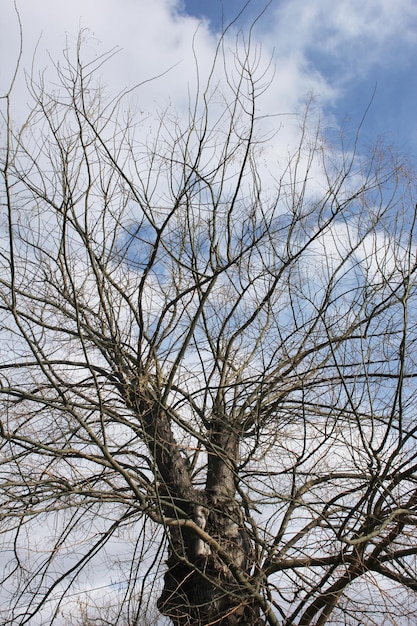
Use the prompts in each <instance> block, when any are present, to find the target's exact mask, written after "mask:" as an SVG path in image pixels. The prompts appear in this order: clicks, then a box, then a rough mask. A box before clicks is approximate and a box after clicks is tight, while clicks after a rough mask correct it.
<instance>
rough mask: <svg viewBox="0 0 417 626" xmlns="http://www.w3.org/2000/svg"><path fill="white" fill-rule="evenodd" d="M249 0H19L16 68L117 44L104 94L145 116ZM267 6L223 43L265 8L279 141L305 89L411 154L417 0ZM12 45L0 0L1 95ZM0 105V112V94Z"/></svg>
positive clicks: (187, 83) (184, 81)
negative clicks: (129, 98) (125, 99)
mask: <svg viewBox="0 0 417 626" xmlns="http://www.w3.org/2000/svg"><path fill="white" fill-rule="evenodd" d="M246 4H247V3H246V2H245V1H244V0H223V4H222V2H221V0H182V1H181V0H70V1H68V0H67V1H66V2H63V1H62V0H36V1H35V0H16V6H17V9H18V11H19V15H20V20H21V25H22V33H23V56H22V62H21V69H22V70H23V69H25V70H26V71H27V72H30V71H32V69H33V72H34V75H35V76H37V75H38V73H39V72H40V71H42V70H43V68H47V74H46V76H47V77H52V76H53V64H54V63H57V62H59V61H60V59H62V51H63V50H64V49H66V48H68V47H69V48H70V49H74V47H75V45H76V41H77V35H78V33H79V31H80V29H86V31H85V46H86V48H87V53H88V54H90V55H91V56H93V57H94V55H99V54H101V53H103V52H105V51H107V50H111V49H113V48H117V49H118V50H119V52H118V54H117V55H115V56H113V57H112V58H111V60H110V61H109V63H108V64H106V66H104V67H103V68H102V73H103V84H105V85H107V89H108V90H110V91H111V92H117V91H118V90H120V89H125V88H129V87H131V86H133V85H136V84H142V86H141V87H139V88H138V90H137V92H136V96H135V98H136V105H137V107H138V109H139V110H140V111H141V112H143V116H144V118H146V116H147V112H148V111H152V112H155V111H156V110H160V111H164V110H166V108H167V107H172V108H173V109H174V110H178V111H179V112H180V113H181V112H183V111H184V110H186V108H187V104H188V97H189V93H190V90H191V91H192V89H193V88H195V80H196V78H195V76H196V72H195V69H196V68H195V59H194V55H193V45H194V50H195V53H196V55H197V59H198V64H199V70H200V73H201V76H202V79H203V78H204V76H205V75H207V73H208V72H209V70H210V67H211V62H212V58H213V55H214V52H215V49H216V45H217V42H218V37H219V33H220V32H221V29H222V24H223V25H224V24H228V23H229V21H230V20H233V18H234V17H235V16H238V15H239V14H240V12H241V10H242V9H244V7H245V5H246ZM266 4H267V3H264V2H263V0H252V2H250V3H249V5H248V6H247V7H246V8H245V9H244V10H243V13H242V14H241V15H240V17H239V18H238V20H237V21H236V23H234V25H233V27H232V28H231V29H230V39H229V43H230V42H233V40H234V37H235V35H236V34H237V33H238V32H239V31H240V32H241V33H243V34H244V35H245V36H246V38H247V37H248V29H249V27H250V25H251V23H252V22H253V20H254V19H255V18H256V17H257V16H258V15H259V14H260V13H262V12H263V9H265V13H263V15H261V16H260V18H259V20H257V22H256V25H255V28H254V30H253V33H252V45H253V47H254V49H256V50H258V51H259V53H260V55H261V58H262V59H263V60H262V63H264V65H265V67H267V66H268V64H269V61H270V60H271V65H270V72H271V73H270V76H271V84H270V86H269V89H268V91H267V93H266V94H265V95H264V96H263V99H262V102H261V106H262V110H261V111H260V113H261V114H262V113H263V114H265V115H271V116H272V117H271V119H272V120H274V119H276V120H277V121H276V124H277V129H278V128H279V133H278V134H277V141H281V138H282V136H284V138H285V141H284V142H282V143H283V144H284V146H285V145H287V143H289V142H291V139H292V135H291V131H292V128H293V127H292V121H291V120H292V119H293V116H294V115H296V114H299V113H300V112H302V110H303V108H304V106H305V102H306V100H308V98H309V97H310V95H311V94H313V95H314V97H315V98H316V102H317V107H318V108H319V110H320V117H321V119H322V120H323V124H324V125H328V126H331V127H332V128H338V127H339V126H340V127H346V126H348V127H349V126H350V127H351V128H355V127H356V125H357V124H358V123H359V122H360V120H361V119H362V117H363V115H364V113H365V112H366V111H368V112H367V116H366V119H365V123H364V126H363V131H362V132H363V141H364V143H370V144H372V143H373V142H375V141H376V140H377V138H378V137H380V136H381V135H382V136H384V137H385V138H386V140H387V141H388V142H389V143H391V142H392V143H394V144H395V145H396V146H398V148H399V149H400V150H402V151H403V152H404V153H405V154H406V155H408V156H409V157H410V159H412V160H414V161H415V162H417V117H416V113H415V111H416V102H417V68H416V65H417V0H272V1H271V2H270V3H269V6H268V7H267V6H266ZM19 41H20V40H19V21H18V19H17V15H16V10H15V6H14V1H13V0H0V96H2V95H4V94H5V93H6V92H7V91H8V89H9V86H10V82H11V80H12V78H13V75H14V69H15V65H16V60H17V58H18V54H19ZM193 42H194V44H193ZM230 45H231V43H230ZM153 77H159V78H157V79H155V80H151V79H152V78H153ZM29 100H30V98H29V95H28V93H27V90H26V84H25V80H24V76H23V74H21V75H20V78H19V79H18V80H17V82H16V89H15V95H14V97H13V99H12V115H14V116H16V117H17V118H22V119H23V117H24V115H25V112H26V111H27V110H28V109H27V107H28V106H30V103H29ZM371 101H372V102H371ZM2 105H3V111H4V100H3V101H0V108H1V106H2ZM369 105H370V106H369ZM368 106H369V109H368ZM275 116H276V117H275ZM281 116H283V117H281ZM149 123H151V122H149ZM281 126H282V128H281ZM0 134H1V127H0ZM97 585H98V583H97Z"/></svg>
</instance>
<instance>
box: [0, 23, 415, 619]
mask: <svg viewBox="0 0 417 626" xmlns="http://www.w3.org/2000/svg"><path fill="white" fill-rule="evenodd" d="M226 36H227V33H225V34H224V36H223V38H222V39H221V41H220V43H219V47H218V50H217V55H216V58H215V59H214V62H213V67H212V73H211V75H210V77H209V79H208V82H207V84H206V85H204V86H202V85H199V86H198V89H197V90H196V95H195V99H194V100H191V99H190V105H189V110H188V112H187V114H186V115H184V114H179V115H178V116H174V115H173V114H172V113H171V112H170V111H167V112H166V113H165V115H164V116H163V117H162V118H161V119H160V123H159V127H158V131H157V132H154V133H153V131H149V134H147V131H146V128H147V126H146V124H147V122H146V121H145V122H144V123H141V121H140V119H139V120H138V119H137V118H135V117H134V116H132V115H131V114H130V113H126V111H127V106H126V98H127V97H128V94H127V93H124V94H121V95H119V96H117V97H114V96H111V95H110V96H107V97H106V94H105V90H104V89H103V88H102V87H101V86H100V84H99V81H98V80H97V81H96V78H95V77H96V75H97V73H98V72H99V68H100V67H101V64H102V63H103V62H104V61H105V57H99V58H97V59H95V60H91V59H87V60H83V58H84V57H83V54H84V53H83V46H82V38H81V39H80V42H79V45H78V47H77V49H76V51H75V54H74V55H72V53H71V51H66V52H65V55H64V61H65V62H64V63H60V64H57V65H56V78H55V81H54V85H53V86H51V87H49V86H48V83H47V82H46V80H44V78H43V77H42V75H41V76H40V77H39V78H38V79H35V78H34V77H32V78H31V80H30V82H29V87H30V90H31V94H32V97H33V100H34V106H33V110H32V112H31V114H30V116H29V118H28V120H27V122H26V123H25V124H24V125H22V127H21V128H20V130H16V129H15V128H14V126H13V124H12V121H11V113H10V107H9V104H10V97H11V92H9V94H8V95H7V96H6V98H5V103H6V109H5V114H4V118H3V122H4V132H3V136H4V148H3V151H2V162H1V168H2V192H1V193H2V218H1V219H2V222H1V246H2V252H1V257H0V258H1V270H0V285H1V296H0V297H1V300H0V302H1V329H2V331H1V332H2V345H3V349H2V355H1V364H0V376H1V381H0V382H1V387H0V392H1V403H2V411H1V480H2V499H3V502H2V513H1V515H2V518H1V519H2V521H1V529H2V537H3V542H4V544H3V552H2V554H3V557H2V558H3V563H4V575H3V579H2V583H3V592H2V594H3V596H2V597H3V598H4V599H3V607H4V608H3V609H2V610H3V613H2V621H3V623H13V624H25V623H33V622H32V621H31V620H34V619H36V616H37V615H38V616H41V617H39V619H41V618H42V616H45V615H47V616H48V617H47V618H46V617H45V619H47V620H48V623H51V622H52V621H54V620H56V621H59V619H60V618H59V612H60V611H61V610H64V609H65V603H66V601H67V598H68V597H69V596H70V595H71V594H75V593H77V591H78V590H79V589H80V587H81V586H82V584H84V583H82V581H84V582H85V581H86V580H87V577H88V575H89V574H88V572H89V571H90V574H91V572H92V573H93V575H94V572H96V571H97V570H96V569H95V567H96V564H97V562H98V559H101V561H100V563H101V564H103V562H107V563H108V564H109V565H108V566H109V567H115V565H114V559H115V549H117V550H119V548H118V547H117V546H126V545H127V544H126V538H127V537H128V538H129V539H130V540H131V541H133V547H132V548H131V553H130V555H129V559H128V560H127V563H126V562H125V561H124V560H123V559H124V558H125V556H126V554H125V552H123V555H122V553H121V552H120V553H119V557H120V559H119V561H120V567H121V568H122V571H123V572H124V575H125V579H124V580H123V585H121V586H119V591H120V589H122V591H123V593H122V596H123V598H122V601H121V604H122V605H123V607H122V608H121V610H120V613H119V617H118V618H117V619H118V620H119V623H124V621H123V620H129V623H138V624H139V623H141V621H140V619H141V610H142V611H144V610H145V609H144V608H143V607H142V609H139V610H137V608H135V617H132V614H129V606H133V604H135V602H137V598H138V597H141V594H142V596H143V598H145V597H148V595H147V594H148V593H152V589H154V592H153V593H154V595H156V594H157V593H158V600H157V604H158V608H159V611H160V613H161V614H162V615H164V616H166V618H167V619H168V621H169V622H170V623H172V624H173V625H174V626H186V625H195V626H197V625H199V624H200V625H203V624H204V625H207V624H209V623H210V624H222V625H223V626H231V625H234V624H245V625H246V626H249V625H252V626H255V625H257V626H260V625H261V624H270V625H271V626H276V625H278V624H299V625H300V626H301V625H307V624H316V625H319V624H324V623H332V624H338V623H343V624H348V623H350V624H357V623H359V622H363V621H365V622H366V623H368V624H371V623H378V624H380V623H382V621H381V620H385V622H384V623H398V622H397V621H395V620H396V619H398V615H406V614H407V611H408V610H412V608H413V607H415V605H416V598H415V592H416V590H417V585H416V582H415V581H416V555H417V547H416V546H417V542H416V535H417V531H416V522H417V510H416V504H417V485H416V470H417V466H416V463H417V451H416V445H415V443H416V442H415V439H416V435H417V432H416V429H417V427H416V425H415V420H414V413H413V408H414V403H413V398H414V395H415V380H416V374H417V370H416V364H415V342H416V339H417V336H416V313H415V311H416V306H415V305H416V284H415V270H416V255H415V236H414V228H415V218H416V210H415V195H414V199H413V194H415V191H414V190H413V175H412V172H411V171H410V168H409V166H408V165H407V164H406V163H405V162H404V161H402V160H400V159H399V158H398V157H396V156H395V155H393V154H392V152H391V151H389V150H388V148H386V147H385V146H384V145H382V144H378V145H377V146H375V147H374V148H373V150H372V151H370V152H369V153H368V154H366V155H365V154H363V151H361V150H359V135H356V136H354V137H353V138H352V139H351V141H349V138H348V137H345V138H343V141H340V142H339V143H338V144H336V143H333V144H332V143H331V142H330V138H329V137H326V136H325V134H323V133H322V132H321V131H320V129H319V128H318V127H316V126H315V127H314V128H313V123H312V121H311V118H313V119H314V115H312V114H311V113H310V110H309V108H308V107H307V112H306V115H305V116H304V117H303V118H302V119H301V121H300V139H299V145H298V147H297V148H296V149H295V150H294V151H293V152H292V153H291V154H290V155H289V157H288V160H287V162H286V164H285V166H283V165H282V162H281V163H279V162H278V160H276V161H275V162H274V161H272V160H271V159H273V158H274V153H273V151H272V150H269V146H270V145H271V144H272V141H273V137H272V134H271V133H270V131H271V129H272V128H273V126H274V120H273V118H268V117H266V116H265V115H264V114H262V115H261V114H260V113H259V114H258V109H257V107H258V102H259V101H261V100H262V94H263V93H264V91H265V89H267V87H268V84H269V81H270V80H272V78H268V69H266V70H265V69H261V68H262V64H261V62H260V59H259V57H258V54H257V52H256V50H252V49H251V46H250V37H249V38H247V39H246V40H241V39H239V40H238V41H237V45H236V52H235V55H234V63H233V64H230V62H229V57H228V52H227V50H226V49H225V47H224V46H223V44H224V41H225V37H226ZM221 72H223V75H222V78H221V80H220V79H219V75H220V74H221ZM152 133H153V134H152ZM278 137H279V134H278ZM274 141H276V138H274ZM128 545H132V544H128ZM115 546H116V548H115ZM106 548H107V549H108V552H107V555H108V556H107V557H106V556H104V555H105V554H106ZM122 549H123V550H124V548H122V547H120V550H121V551H122ZM112 555H113V556H112ZM111 557H112V559H113V560H111ZM105 558H107V559H109V560H108V561H104V559H105ZM89 567H90V570H89ZM101 567H103V565H101ZM113 571H116V570H113ZM162 574H163V576H164V577H163V584H162V585H160V588H159V592H157V589H158V584H159V582H158V581H159V580H160V577H161V576H162ZM158 576H159V577H158ZM83 577H84V578H83ZM80 581H81V582H80ZM113 582H114V581H113ZM77 585H79V586H78V587H77ZM140 592H141V593H140ZM7 593H8V594H9V595H8V596H7V595H6V594H7ZM143 602H144V601H143ZM381 603H383V604H381ZM143 606H144V605H143ZM381 606H383V613H384V617H381V611H382V609H381ZM407 607H408V608H407ZM142 615H143V613H142ZM115 619H116V618H115ZM135 620H136V621H135Z"/></svg>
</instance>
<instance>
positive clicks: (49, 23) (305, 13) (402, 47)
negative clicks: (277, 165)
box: [0, 0, 417, 160]
mask: <svg viewBox="0 0 417 626" xmlns="http://www.w3.org/2000/svg"><path fill="white" fill-rule="evenodd" d="M245 4H246V2H245V0H223V1H222V0H153V1H152V2H149V1H148V0H72V2H67V3H63V2H57V0H37V1H36V2H29V1H28V0H17V7H18V9H19V12H20V16H21V20H22V26H23V38H24V57H23V65H24V67H25V68H26V69H27V68H30V66H31V62H32V56H33V53H34V50H35V49H36V50H37V52H36V63H35V67H36V68H37V69H39V70H40V69H41V68H42V67H44V66H49V67H50V66H51V59H53V60H56V59H59V58H60V55H61V53H62V50H63V48H65V47H66V46H67V45H68V42H69V44H70V45H71V44H73V43H74V42H75V40H76V35H77V32H78V31H79V29H80V28H81V27H82V28H87V29H89V33H90V40H89V45H90V46H91V47H93V46H94V45H97V53H98V52H99V51H104V50H107V49H109V48H111V47H113V46H119V47H120V49H121V50H120V54H119V55H117V58H116V59H114V60H113V61H112V63H110V64H109V66H108V67H107V68H105V70H103V72H104V82H106V84H107V85H108V86H109V88H110V89H113V90H117V89H118V88H123V87H126V86H130V85H132V84H134V83H136V82H140V81H141V80H147V79H149V78H151V77H152V75H159V74H161V73H164V72H167V73H166V74H165V75H164V77H163V78H160V79H158V80H157V81H155V82H154V83H148V84H147V87H146V90H144V89H142V90H141V91H140V96H138V98H139V100H140V102H141V107H142V108H143V110H146V109H149V110H155V107H159V108H161V109H162V108H164V107H165V106H167V105H168V104H169V105H170V106H172V107H174V108H177V109H178V110H181V108H183V107H184V106H186V99H187V93H188V89H189V87H190V84H191V87H192V83H193V80H194V79H193V77H192V76H193V74H195V67H194V61H193V56H192V49H191V48H192V40H193V38H194V41H195V42H196V47H197V53H198V56H199V62H200V65H201V69H202V75H204V72H205V71H208V67H209V65H210V61H211V59H212V55H213V53H214V49H215V45H216V42H217V35H218V32H219V29H220V27H221V22H222V15H223V19H224V20H225V21H226V22H227V21H228V20H230V19H231V18H232V17H233V16H235V15H236V14H237V13H239V11H240V10H241V9H242V8H243V7H244V5H245ZM265 4H266V3H264V1H263V0H262V1H260V0H252V1H251V2H249V5H248V7H247V8H246V10H245V11H244V13H243V15H242V16H241V18H240V21H239V23H238V24H236V28H239V27H240V28H242V29H243V30H244V31H245V29H247V27H248V25H249V24H250V23H251V21H252V19H253V17H254V16H255V15H257V14H258V13H259V11H261V10H262V9H263V8H264V6H265ZM1 17H2V19H1V20H0V59H1V61H0V93H2V92H3V93H4V91H5V90H6V89H7V85H8V81H9V80H10V77H11V74H12V69H13V67H14V62H15V59H16V56H17V50H18V27H17V20H16V16H15V13H14V9H13V0H3V1H2V14H1ZM231 38H233V34H231ZM253 43H254V45H255V46H258V47H262V54H263V56H264V58H265V59H268V58H269V57H270V56H272V57H273V63H274V66H275V68H276V74H275V78H274V81H273V84H272V85H271V88H270V93H269V99H268V100H265V103H264V106H265V107H266V108H265V111H266V112H268V113H270V114H282V113H289V114H293V113H298V112H300V110H301V108H302V106H303V103H304V102H305V100H306V98H307V97H308V94H314V96H316V97H317V102H318V104H319V106H320V107H321V109H322V116H323V118H324V119H325V121H326V122H328V123H333V122H334V121H336V122H337V123H339V124H343V123H344V122H345V120H350V125H351V126H352V127H354V126H355V124H357V123H358V121H359V120H360V119H361V117H362V115H363V113H364V111H365V110H366V108H367V106H368V104H369V102H370V100H371V97H372V94H373V92H374V89H375V88H376V92H375V97H374V100H373V102H372V106H371V108H370V110H369V113H368V116H367V120H366V123H365V126H364V129H363V139H364V141H365V142H368V143H372V142H373V141H374V140H375V139H376V138H377V137H378V136H380V135H384V136H385V137H386V138H387V141H389V142H393V143H394V144H395V145H397V146H398V147H399V148H400V149H402V150H403V151H405V152H406V153H407V154H408V155H409V156H410V157H411V158H413V159H416V160H417V118H416V115H415V108H416V104H415V103H416V101H417V67H416V66H417V61H416V59H417V2H416V0H395V1H394V0H308V2H307V1H306V0H272V1H271V2H270V4H269V7H268V8H267V11H266V13H265V14H264V16H263V17H262V18H261V19H260V20H259V21H258V23H257V26H256V29H255V31H254V35H253ZM48 53H49V56H48ZM170 68H171V69H170ZM167 70H168V71H167ZM23 92H24V85H23V82H22V83H21V85H20V87H19V90H18V91H17V92H16V99H15V107H16V109H15V110H16V111H18V110H19V107H21V103H22V101H23V100H24V101H25V102H26V101H27V95H26V94H24V93H23ZM268 107H269V110H268V111H267V108H268Z"/></svg>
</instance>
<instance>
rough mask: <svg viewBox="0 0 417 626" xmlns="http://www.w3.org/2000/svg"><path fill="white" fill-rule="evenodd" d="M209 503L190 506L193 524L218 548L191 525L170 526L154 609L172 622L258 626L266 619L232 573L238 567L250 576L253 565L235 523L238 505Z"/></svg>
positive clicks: (247, 545)
mask: <svg viewBox="0 0 417 626" xmlns="http://www.w3.org/2000/svg"><path fill="white" fill-rule="evenodd" d="M208 505H209V506H208V507H203V506H199V505H197V506H195V507H194V511H193V516H194V522H195V523H196V524H197V525H198V526H199V527H200V528H202V529H203V530H205V532H207V533H208V534H209V535H210V537H212V538H213V540H214V542H215V543H216V544H218V545H219V546H220V548H221V550H216V548H215V547H213V546H212V545H209V544H208V543H206V542H205V541H203V540H202V539H201V538H200V537H199V536H198V535H197V533H196V532H195V529H193V528H192V527H187V526H185V527H175V528H172V529H171V531H170V548H169V558H168V561H167V565H168V570H167V572H166V574H165V577H164V583H165V584H164V589H163V592H162V595H161V597H160V598H159V601H158V608H159V610H160V611H161V613H163V614H164V615H166V616H168V617H170V619H171V620H172V623H173V624H174V626H206V625H207V624H212V623H213V624H220V625H222V626H236V625H238V624H241V625H242V626H243V625H245V626H261V625H262V624H264V623H265V622H264V621H263V620H262V619H261V618H260V617H259V609H258V607H257V605H256V602H255V598H254V597H253V596H252V595H251V594H250V592H249V591H248V589H247V587H245V586H244V585H243V584H242V582H241V581H240V580H239V577H238V576H237V575H236V571H238V572H239V573H240V575H243V576H245V577H246V576H247V577H248V579H249V576H250V569H251V565H252V558H251V556H252V547H251V543H250V540H249V538H248V535H247V533H246V531H245V530H244V528H243V527H242V526H241V525H240V524H239V521H240V520H239V508H238V505H237V503H235V502H231V501H227V500H225V499H223V500H219V499H217V501H216V502H213V501H212V502H209V503H208ZM225 555H227V558H225Z"/></svg>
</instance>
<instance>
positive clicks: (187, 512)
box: [128, 384, 264, 626]
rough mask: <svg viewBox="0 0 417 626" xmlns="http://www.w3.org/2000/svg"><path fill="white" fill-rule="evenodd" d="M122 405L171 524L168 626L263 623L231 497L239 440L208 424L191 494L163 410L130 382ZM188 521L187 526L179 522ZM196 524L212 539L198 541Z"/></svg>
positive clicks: (163, 603)
mask: <svg viewBox="0 0 417 626" xmlns="http://www.w3.org/2000/svg"><path fill="white" fill-rule="evenodd" d="M128 401H129V404H130V406H132V407H133V408H135V410H136V412H137V414H138V417H139V419H140V421H141V423H142V426H143V429H144V431H145V433H146V437H147V445H148V448H149V449H150V451H151V452H152V455H153V458H154V459H155V462H156V465H157V468H158V473H159V476H160V479H161V485H160V495H161V504H162V509H163V510H162V513H163V514H164V516H165V517H166V518H170V519H171V523H170V524H169V527H168V529H167V532H168V533H169V537H168V538H169V552H168V560H167V572H166V573H165V576H164V589H163V591H162V594H161V597H160V598H159V600H158V608H159V610H160V611H161V613H163V614H164V615H166V616H168V617H169V618H170V619H171V621H172V623H173V625H174V626H207V625H208V624H218V625H221V626H237V625H239V624H240V625H242V626H243V625H244V626H261V625H262V624H264V621H262V620H261V619H260V618H259V608H258V606H257V602H256V599H255V595H256V593H254V588H253V587H252V586H251V584H250V579H249V576H250V570H251V567H252V546H251V542H250V540H249V537H248V534H247V532H246V530H245V529H244V526H243V520H242V516H241V513H240V508H239V505H238V503H237V502H236V500H235V491H236V489H235V480H236V473H235V468H236V463H237V461H238V454H239V437H238V435H237V434H236V432H234V430H233V429H232V428H230V427H229V426H228V425H227V424H225V422H214V424H213V427H212V429H211V432H210V443H209V445H208V471H207V482H206V489H205V490H204V491H201V490H197V489H195V488H194V487H193V485H192V482H191V479H190V476H189V474H188V471H187V466H186V464H185V461H184V459H183V457H182V456H181V454H180V452H179V449H178V446H177V443H176V440H175V437H174V435H173V432H172V427H171V422H170V418H169V414H168V413H167V411H166V410H164V409H163V408H161V407H159V405H158V403H157V402H155V401H154V399H153V398H152V395H151V394H150V393H149V390H148V389H146V388H145V389H144V388H143V387H142V388H141V386H140V385H139V384H136V385H132V384H131V385H130V388H129V394H128ZM187 520H188V521H190V522H191V525H189V524H183V522H184V521H187ZM196 527H198V528H200V529H202V530H204V531H205V533H207V535H206V536H207V537H209V538H210V541H204V540H203V539H202V538H201V537H200V536H199V535H198V532H196ZM198 528H197V530H198Z"/></svg>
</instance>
